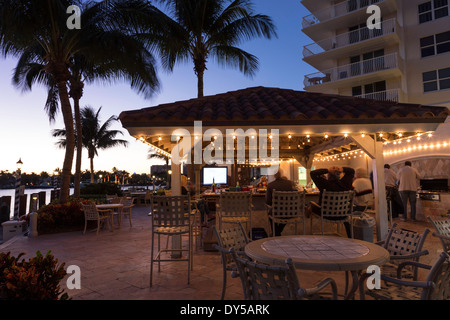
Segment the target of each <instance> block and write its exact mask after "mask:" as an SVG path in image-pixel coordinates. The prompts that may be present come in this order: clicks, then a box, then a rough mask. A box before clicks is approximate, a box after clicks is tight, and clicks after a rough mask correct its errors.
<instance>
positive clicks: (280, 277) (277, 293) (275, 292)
mask: <svg viewBox="0 0 450 320" xmlns="http://www.w3.org/2000/svg"><path fill="white" fill-rule="evenodd" d="M229 252H230V253H231V255H232V257H233V259H234V261H235V263H236V266H237V269H238V273H239V277H240V279H241V283H242V289H243V292H244V299H245V300H300V299H319V298H322V297H321V296H320V295H319V293H320V291H322V290H323V289H325V288H326V287H327V286H328V285H330V286H331V289H332V299H333V300H337V286H336V282H335V281H334V280H333V279H331V278H327V279H325V280H323V281H321V282H320V283H319V284H318V285H317V286H315V287H314V288H310V289H305V288H301V287H300V284H299V280H298V277H297V272H296V270H295V267H294V264H293V262H292V259H287V260H286V265H285V266H269V265H265V264H258V263H256V262H252V261H250V260H249V258H248V257H246V256H245V254H243V253H241V254H239V255H238V254H237V253H236V251H235V250H234V249H233V248H231V249H230V251H229ZM233 276H235V275H233Z"/></svg>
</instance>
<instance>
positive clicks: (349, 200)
mask: <svg viewBox="0 0 450 320" xmlns="http://www.w3.org/2000/svg"><path fill="white" fill-rule="evenodd" d="M354 194H355V193H354V191H341V192H334V191H327V190H323V192H322V203H321V205H320V206H318V205H317V204H315V205H316V206H318V207H320V222H321V231H322V235H324V234H325V233H324V222H325V221H327V222H331V223H336V224H343V223H346V222H348V223H349V224H350V236H351V238H353V197H354ZM313 215H316V214H314V213H313V214H312V215H311V233H312V230H313V227H312V225H313Z"/></svg>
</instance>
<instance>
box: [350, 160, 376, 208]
mask: <svg viewBox="0 0 450 320" xmlns="http://www.w3.org/2000/svg"><path fill="white" fill-rule="evenodd" d="M353 190H355V199H354V203H355V206H354V207H353V212H357V211H358V212H364V211H365V210H366V209H367V208H368V207H371V208H372V207H373V189H372V181H370V179H369V176H368V175H367V170H365V169H363V168H357V169H356V170H355V180H354V181H353Z"/></svg>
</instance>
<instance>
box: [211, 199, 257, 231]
mask: <svg viewBox="0 0 450 320" xmlns="http://www.w3.org/2000/svg"><path fill="white" fill-rule="evenodd" d="M217 213H218V218H219V229H222V224H223V223H245V226H246V229H247V230H248V231H249V233H250V239H251V238H252V194H251V193H250V192H226V193H222V194H221V195H220V198H219V206H218V211H217Z"/></svg>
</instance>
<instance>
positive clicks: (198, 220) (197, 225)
mask: <svg viewBox="0 0 450 320" xmlns="http://www.w3.org/2000/svg"><path fill="white" fill-rule="evenodd" d="M191 204H192V208H191V218H192V239H193V246H194V247H195V248H197V247H198V242H200V247H202V245H203V242H202V239H203V221H202V215H201V212H200V210H199V208H198V206H197V202H196V201H195V199H193V201H192V202H191Z"/></svg>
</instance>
